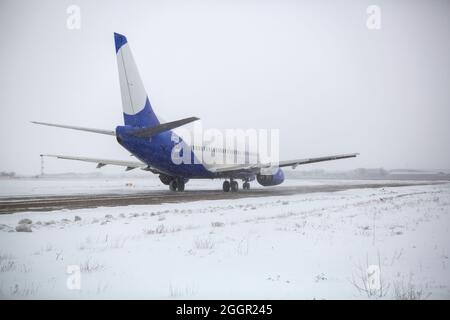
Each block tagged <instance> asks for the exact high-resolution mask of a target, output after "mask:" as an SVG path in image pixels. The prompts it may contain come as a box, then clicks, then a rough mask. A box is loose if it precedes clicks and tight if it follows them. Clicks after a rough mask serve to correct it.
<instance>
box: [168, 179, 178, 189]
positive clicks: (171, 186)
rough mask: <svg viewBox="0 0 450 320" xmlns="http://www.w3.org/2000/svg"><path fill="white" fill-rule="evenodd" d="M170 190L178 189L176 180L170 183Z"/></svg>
mask: <svg viewBox="0 0 450 320" xmlns="http://www.w3.org/2000/svg"><path fill="white" fill-rule="evenodd" d="M169 190H170V191H177V182H176V181H175V180H172V181H170V183H169Z"/></svg>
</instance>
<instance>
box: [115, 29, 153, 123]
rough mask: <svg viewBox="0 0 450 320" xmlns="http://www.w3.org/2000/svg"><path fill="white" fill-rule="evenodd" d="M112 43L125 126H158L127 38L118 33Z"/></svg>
mask: <svg viewBox="0 0 450 320" xmlns="http://www.w3.org/2000/svg"><path fill="white" fill-rule="evenodd" d="M114 42H115V44H116V54H117V67H118V69H119V81H120V92H121V95H122V108H123V117H124V122H125V124H126V125H130V126H135V127H152V126H157V125H159V124H160V123H159V120H158V118H157V117H156V115H155V113H154V111H153V109H152V106H151V105H150V101H149V100H148V95H147V92H146V91H145V88H144V84H143V83H142V80H141V77H140V76H139V71H138V69H137V66H136V63H135V62H134V59H133V55H132V53H131V49H130V46H129V44H128V41H127V38H126V37H125V36H123V35H121V34H119V33H114Z"/></svg>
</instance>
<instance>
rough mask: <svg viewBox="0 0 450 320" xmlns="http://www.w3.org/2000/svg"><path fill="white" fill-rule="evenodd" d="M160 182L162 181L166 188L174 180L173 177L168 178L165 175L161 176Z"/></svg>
mask: <svg viewBox="0 0 450 320" xmlns="http://www.w3.org/2000/svg"><path fill="white" fill-rule="evenodd" d="M159 180H161V182H162V183H164V184H165V185H166V186H167V185H168V184H169V183H170V181H172V180H173V177H171V176H167V175H165V174H160V175H159Z"/></svg>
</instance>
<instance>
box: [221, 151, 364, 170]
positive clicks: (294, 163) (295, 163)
mask: <svg viewBox="0 0 450 320" xmlns="http://www.w3.org/2000/svg"><path fill="white" fill-rule="evenodd" d="M358 155H359V153H349V154H340V155H333V156H326V157H317V158H306V159H296V160H285V161H280V162H279V163H278V164H273V163H255V164H243V165H238V166H229V167H222V168H216V169H212V170H213V171H214V172H217V173H234V172H254V173H255V174H256V173H259V172H260V171H261V169H265V168H270V167H292V169H295V168H296V167H297V166H298V165H302V164H308V163H315V162H322V161H331V160H339V159H346V158H354V157H356V156H358Z"/></svg>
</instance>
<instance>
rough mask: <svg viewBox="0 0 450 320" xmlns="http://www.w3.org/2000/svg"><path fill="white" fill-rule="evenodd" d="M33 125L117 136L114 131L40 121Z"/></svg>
mask: <svg viewBox="0 0 450 320" xmlns="http://www.w3.org/2000/svg"><path fill="white" fill-rule="evenodd" d="M31 123H34V124H40V125H44V126H49V127H58V128H65V129H73V130H80V131H87V132H93V133H100V134H107V135H110V136H115V135H116V133H115V132H114V131H112V130H103V129H94V128H85V127H77V126H68V125H64V124H54V123H47V122H39V121H31Z"/></svg>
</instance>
